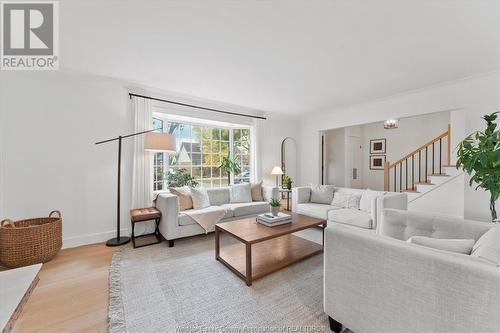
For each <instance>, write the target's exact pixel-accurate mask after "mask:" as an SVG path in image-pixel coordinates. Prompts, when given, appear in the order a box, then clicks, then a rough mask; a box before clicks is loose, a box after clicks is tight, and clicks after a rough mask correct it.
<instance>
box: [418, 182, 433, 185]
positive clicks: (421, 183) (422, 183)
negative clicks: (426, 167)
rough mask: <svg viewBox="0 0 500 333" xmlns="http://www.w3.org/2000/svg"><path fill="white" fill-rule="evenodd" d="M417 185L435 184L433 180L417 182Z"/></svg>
mask: <svg viewBox="0 0 500 333" xmlns="http://www.w3.org/2000/svg"><path fill="white" fill-rule="evenodd" d="M415 185H435V184H433V183H431V182H415Z"/></svg>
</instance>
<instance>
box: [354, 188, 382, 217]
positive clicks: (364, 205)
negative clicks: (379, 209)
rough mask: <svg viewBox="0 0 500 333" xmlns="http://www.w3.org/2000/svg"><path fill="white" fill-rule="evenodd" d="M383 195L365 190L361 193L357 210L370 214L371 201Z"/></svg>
mask: <svg viewBox="0 0 500 333" xmlns="http://www.w3.org/2000/svg"><path fill="white" fill-rule="evenodd" d="M383 194H384V192H380V191H372V190H370V189H367V190H366V191H364V192H363V194H361V199H360V200H359V209H360V210H364V211H365V212H368V213H370V212H371V211H372V201H373V199H375V198H377V197H378V196H380V195H383Z"/></svg>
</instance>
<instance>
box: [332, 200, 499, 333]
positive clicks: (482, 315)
mask: <svg viewBox="0 0 500 333" xmlns="http://www.w3.org/2000/svg"><path fill="white" fill-rule="evenodd" d="M415 236H419V238H421V239H422V238H424V237H427V238H426V239H428V240H429V239H431V240H432V242H434V243H436V242H437V243H440V244H443V241H444V242H449V241H450V239H460V240H461V241H464V240H466V242H468V241H470V244H471V245H470V246H471V247H472V249H468V250H467V252H461V253H457V252H458V251H456V250H455V251H454V252H451V250H450V251H445V250H443V249H442V247H440V248H439V249H438V248H431V247H428V246H423V245H417V244H412V243H409V242H407V240H408V239H409V238H410V237H413V238H415ZM422 236H424V237H422ZM443 239H444V240H443ZM452 242H455V241H452ZM468 251H470V254H467V253H469V252H468ZM324 255H325V257H324V273H325V274H324V309H325V312H326V314H327V315H328V316H329V317H330V326H331V329H332V330H333V331H335V332H340V330H341V328H342V325H341V323H342V324H343V325H344V326H346V327H348V328H349V329H350V330H352V331H354V332H356V333H371V332H387V333H401V332H415V333H417V332H418V333H424V332H425V333H431V332H442V333H462V332H463V333H465V332H484V333H486V332H489V333H493V332H500V268H499V265H500V225H495V224H492V223H486V222H477V221H469V220H463V219H460V218H455V217H446V216H440V215H437V214H430V213H422V212H410V211H400V210H394V209H384V211H383V212H382V213H381V221H380V228H379V234H374V233H372V232H369V231H364V230H360V229H358V230H354V229H353V228H348V227H346V226H342V225H338V224H337V225H328V227H327V228H326V230H325V251H324Z"/></svg>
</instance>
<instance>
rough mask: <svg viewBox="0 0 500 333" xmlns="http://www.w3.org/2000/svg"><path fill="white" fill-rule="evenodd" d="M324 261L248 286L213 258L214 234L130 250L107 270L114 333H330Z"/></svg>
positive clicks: (303, 264)
mask: <svg viewBox="0 0 500 333" xmlns="http://www.w3.org/2000/svg"><path fill="white" fill-rule="evenodd" d="M319 235H320V234H319ZM225 241H228V240H227V239H224V240H223V242H225ZM322 261H323V255H322V254H319V255H316V256H314V257H311V258H308V259H305V260H303V261H301V262H298V263H296V264H294V265H291V266H289V267H287V268H285V269H282V270H280V271H278V272H276V273H273V274H271V275H269V276H267V277H264V278H262V279H259V280H257V281H255V282H254V283H253V285H252V286H251V287H247V286H246V285H245V283H244V282H243V281H242V280H241V279H239V278H238V277H237V276H236V275H235V274H234V273H232V272H231V271H230V270H229V269H228V268H226V267H225V266H223V265H222V264H221V263H219V262H217V261H216V260H215V255H214V239H213V235H203V236H200V237H192V238H188V239H182V240H178V241H176V243H175V247H173V248H169V247H167V245H166V243H161V244H158V245H155V246H148V247H143V248H139V249H133V248H132V247H125V248H123V249H121V250H119V251H118V252H116V253H115V255H114V257H113V261H112V264H111V268H110V298H109V332H111V333H118V332H120V333H122V332H123V333H125V332H126V333H132V332H141V333H147V332H289V331H292V332H329V327H328V318H327V316H326V315H325V313H324V312H323V299H322V298H323V281H322V279H323V271H322V270H323V262H322Z"/></svg>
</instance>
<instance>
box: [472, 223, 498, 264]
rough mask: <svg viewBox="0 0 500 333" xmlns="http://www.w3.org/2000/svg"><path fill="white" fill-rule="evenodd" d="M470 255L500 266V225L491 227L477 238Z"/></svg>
mask: <svg viewBox="0 0 500 333" xmlns="http://www.w3.org/2000/svg"><path fill="white" fill-rule="evenodd" d="M471 256H473V257H478V258H481V259H483V260H487V261H489V262H491V263H493V264H495V265H497V266H500V225H497V226H494V227H492V228H491V229H490V230H488V231H486V232H485V233H484V234H483V235H482V236H481V237H480V238H479V239H478V240H477V242H476V244H474V247H473V248H472V253H471Z"/></svg>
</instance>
